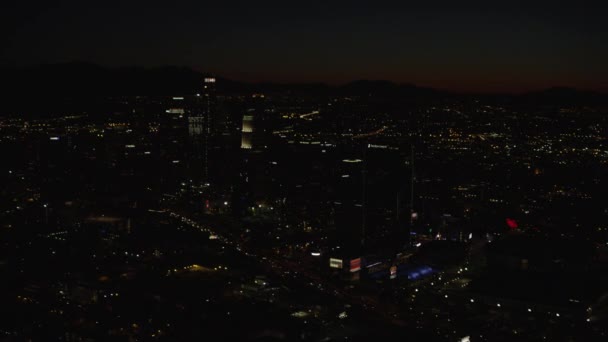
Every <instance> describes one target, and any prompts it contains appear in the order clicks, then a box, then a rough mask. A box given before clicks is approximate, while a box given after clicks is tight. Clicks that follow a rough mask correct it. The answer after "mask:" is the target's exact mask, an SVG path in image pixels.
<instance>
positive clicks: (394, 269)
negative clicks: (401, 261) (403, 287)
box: [391, 266, 397, 279]
mask: <svg viewBox="0 0 608 342" xmlns="http://www.w3.org/2000/svg"><path fill="white" fill-rule="evenodd" d="M395 278H397V266H391V279H395Z"/></svg>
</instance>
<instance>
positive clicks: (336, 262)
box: [329, 258, 342, 268]
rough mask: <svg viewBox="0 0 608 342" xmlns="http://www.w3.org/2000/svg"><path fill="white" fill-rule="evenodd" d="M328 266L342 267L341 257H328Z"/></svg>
mask: <svg viewBox="0 0 608 342" xmlns="http://www.w3.org/2000/svg"><path fill="white" fill-rule="evenodd" d="M329 267H331V268H342V259H335V258H329Z"/></svg>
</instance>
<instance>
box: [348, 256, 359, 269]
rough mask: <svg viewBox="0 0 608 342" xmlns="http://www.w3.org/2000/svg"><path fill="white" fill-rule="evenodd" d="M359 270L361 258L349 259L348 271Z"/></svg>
mask: <svg viewBox="0 0 608 342" xmlns="http://www.w3.org/2000/svg"><path fill="white" fill-rule="evenodd" d="M359 270H361V258H357V259H353V260H351V261H350V271H351V272H358V271H359Z"/></svg>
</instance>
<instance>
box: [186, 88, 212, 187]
mask: <svg viewBox="0 0 608 342" xmlns="http://www.w3.org/2000/svg"><path fill="white" fill-rule="evenodd" d="M216 106H217V101H216V92H215V78H213V77H207V78H205V79H204V83H203V91H202V93H200V94H197V95H196V99H195V102H194V106H193V109H192V113H191V114H190V116H189V117H188V135H189V136H190V139H191V148H192V158H191V159H192V161H191V163H190V165H191V167H192V168H193V170H194V171H195V172H196V174H197V175H199V177H197V178H200V179H201V180H202V181H204V182H208V181H209V149H210V145H211V144H212V142H213V137H214V133H215V131H214V120H215V112H216Z"/></svg>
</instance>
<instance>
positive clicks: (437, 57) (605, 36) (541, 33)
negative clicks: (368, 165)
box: [0, 0, 608, 92]
mask: <svg viewBox="0 0 608 342" xmlns="http://www.w3.org/2000/svg"><path fill="white" fill-rule="evenodd" d="M529 2H534V5H530V4H526V2H523V1H522V2H509V3H508V4H504V5H496V4H494V3H498V1H483V2H481V1H477V2H470V1H469V2H466V1H464V2H463V1H415V2H411V1H400V2H383V1H371V0H370V1H332V0H326V1H263V0H260V1H220V0H217V1H213V2H212V3H213V4H210V2H209V1H164V2H162V3H159V2H158V1H148V2H140V1H122V2H113V1H63V2H61V1H45V2H32V1H29V2H27V1H19V4H17V3H13V4H4V3H3V4H2V5H0V6H2V8H1V9H0V10H2V14H1V15H0V16H1V18H0V19H1V20H2V23H1V25H2V26H1V27H0V28H1V29H2V33H1V38H2V48H1V49H0V64H1V65H4V66H14V65H19V66H23V65H31V64H40V63H57V62H69V61H87V62H93V63H97V64H100V65H104V66H132V65H136V66H159V65H180V66H189V67H192V68H194V69H197V70H200V71H211V72H214V73H217V74H219V75H222V76H224V77H229V78H233V79H238V80H246V81H274V82H327V83H338V84H339V83H344V82H348V81H352V80H356V79H386V80H392V81H396V82H405V83H414V84H418V85H422V86H432V87H437V88H443V89H450V90H457V91H515V92H519V91H525V90H533V89H541V88H545V87H550V86H556V85H559V86H573V87H578V88H583V89H595V90H601V91H608V62H607V61H608V5H606V4H602V3H605V2H595V3H590V2H584V4H583V2H582V1H578V2H575V1H562V2H559V1H554V2H546V1H540V2H539V1H529ZM500 3H503V1H500ZM504 3H506V2H504Z"/></svg>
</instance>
